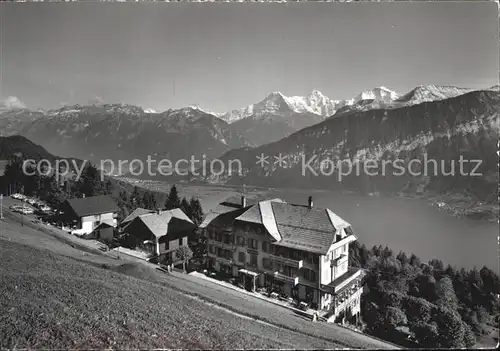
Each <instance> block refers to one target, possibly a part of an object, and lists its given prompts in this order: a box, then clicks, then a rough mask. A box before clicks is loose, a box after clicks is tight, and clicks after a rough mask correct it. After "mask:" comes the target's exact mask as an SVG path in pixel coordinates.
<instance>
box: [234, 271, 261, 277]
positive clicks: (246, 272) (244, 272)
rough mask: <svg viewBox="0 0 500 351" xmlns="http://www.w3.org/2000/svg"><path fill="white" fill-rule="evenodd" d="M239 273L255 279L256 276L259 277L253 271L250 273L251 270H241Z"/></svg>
mask: <svg viewBox="0 0 500 351" xmlns="http://www.w3.org/2000/svg"><path fill="white" fill-rule="evenodd" d="M238 272H240V273H243V274H248V275H251V276H253V277H256V276H258V275H259V273H256V272H252V271H249V270H246V269H240V270H239V271H238Z"/></svg>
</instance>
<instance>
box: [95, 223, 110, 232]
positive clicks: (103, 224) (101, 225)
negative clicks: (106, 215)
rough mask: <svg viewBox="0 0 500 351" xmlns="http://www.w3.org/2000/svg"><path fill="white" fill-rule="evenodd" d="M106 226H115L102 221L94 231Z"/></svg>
mask: <svg viewBox="0 0 500 351" xmlns="http://www.w3.org/2000/svg"><path fill="white" fill-rule="evenodd" d="M104 228H114V227H113V226H112V225H111V224H109V223H106V222H102V223H101V224H99V225H98V226H97V227H95V228H94V231H96V230H98V229H104Z"/></svg>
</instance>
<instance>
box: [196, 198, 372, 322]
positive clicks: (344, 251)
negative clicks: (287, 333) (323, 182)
mask: <svg viewBox="0 0 500 351" xmlns="http://www.w3.org/2000/svg"><path fill="white" fill-rule="evenodd" d="M200 230H202V231H203V234H204V235H206V237H207V244H208V264H209V268H212V269H214V270H216V271H218V272H222V273H225V274H226V275H227V276H232V277H237V278H238V279H240V281H241V282H242V283H244V284H245V285H246V288H247V289H249V290H255V289H256V288H257V287H270V288H273V289H274V290H278V291H280V292H282V293H283V294H285V295H287V296H291V297H294V298H295V299H297V300H299V301H303V302H306V303H308V304H310V305H311V307H314V308H316V309H318V310H321V311H323V312H324V314H326V315H327V316H328V317H327V318H328V320H329V321H339V320H340V321H344V320H345V318H346V317H347V318H349V319H350V318H351V317H352V319H353V320H354V319H357V318H358V317H359V313H360V297H361V292H362V286H361V284H360V280H361V276H362V271H361V270H360V269H357V268H353V267H349V266H348V264H349V263H348V262H349V243H351V242H353V241H355V240H356V236H355V234H354V232H353V230H352V228H351V225H350V224H349V223H347V222H346V221H344V220H343V219H342V218H340V217H338V216H337V215H336V214H335V213H333V212H332V211H331V210H329V209H327V208H320V207H315V206H313V202H312V198H311V197H309V201H308V204H307V205H297V204H290V203H287V202H284V201H282V200H280V199H273V200H266V201H260V202H257V203H255V204H252V205H250V204H248V203H247V201H246V199H245V198H244V197H241V199H240V200H237V199H234V198H233V199H228V200H226V201H224V202H222V203H221V204H220V205H219V206H217V207H216V209H215V210H214V211H213V213H211V214H209V215H207V218H206V219H205V221H204V222H203V223H202V224H201V225H200Z"/></svg>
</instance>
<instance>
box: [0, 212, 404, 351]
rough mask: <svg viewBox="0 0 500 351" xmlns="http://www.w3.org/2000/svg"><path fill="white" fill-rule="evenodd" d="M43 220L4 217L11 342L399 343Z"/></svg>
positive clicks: (3, 270)
mask: <svg viewBox="0 0 500 351" xmlns="http://www.w3.org/2000/svg"><path fill="white" fill-rule="evenodd" d="M36 226H37V225H35V224H31V223H30V225H29V226H24V227H20V226H19V223H17V222H16V221H15V220H12V219H11V218H10V217H8V218H7V219H6V220H5V221H2V222H0V228H1V229H2V230H1V234H0V255H1V257H2V265H1V266H0V294H1V296H2V299H1V300H0V347H2V348H37V349H40V348H49V349H68V348H73V349H90V348H94V349H103V348H112V349H130V348H148V349H151V348H170V349H172V348H177V349H180V348H182V349H271V348H272V349H296V348H300V349H333V348H340V347H342V348H344V347H352V348H359V349H370V348H394V347H393V346H392V345H390V344H387V343H384V342H380V341H378V340H376V339H373V338H370V337H368V336H366V335H362V334H358V333H355V332H353V331H350V330H348V329H345V328H341V327H339V326H335V325H331V324H325V323H313V322H311V321H309V320H304V319H303V318H302V317H300V316H298V315H295V314H293V313H292V312H290V311H287V310H284V309H283V308H282V307H278V306H276V305H273V304H270V303H266V302H264V301H262V302H261V303H259V302H257V301H260V300H256V299H255V298H249V297H248V296H247V295H244V294H241V293H238V292H235V291H233V290H230V289H227V288H223V287H220V286H218V285H214V284H210V283H209V282H206V281H203V280H200V279H199V278H196V277H191V276H188V275H182V274H178V275H164V274H162V273H157V272H156V271H155V270H152V269H150V268H149V267H146V266H145V264H143V263H140V264H139V263H127V262H124V261H122V260H116V259H114V258H111V257H109V256H107V255H105V254H102V253H101V254H100V255H98V254H95V253H89V252H83V251H79V250H78V249H75V248H74V247H71V246H70V245H68V244H66V243H65V242H60V241H59V240H57V239H55V238H54V236H53V235H48V234H46V233H45V232H46V230H47V229H43V230H37V228H36ZM73 240H76V239H73ZM72 246H76V245H72ZM96 251H97V250H96ZM256 316H259V317H260V318H259V319H255V317H256ZM290 317H291V318H290Z"/></svg>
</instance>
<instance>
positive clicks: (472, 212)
mask: <svg viewBox="0 0 500 351" xmlns="http://www.w3.org/2000/svg"><path fill="white" fill-rule="evenodd" d="M120 178H121V179H122V180H124V181H126V182H129V183H131V184H134V185H139V186H141V187H143V188H146V189H148V188H149V187H148V186H147V185H148V184H150V185H152V184H155V183H156V184H175V182H164V181H160V180H140V179H133V178H127V177H123V178H122V177H120ZM120 178H118V179H120ZM177 185H178V186H180V187H187V188H189V187H206V188H218V189H220V190H227V191H234V192H238V193H242V192H243V193H245V194H249V193H250V194H258V195H265V194H267V193H269V192H272V191H293V192H304V193H313V194H314V193H324V192H329V193H332V194H335V193H339V194H343V195H348V194H351V195H358V196H367V197H384V198H401V199H418V200H424V201H426V202H427V203H428V204H429V205H430V206H432V207H435V208H436V209H437V210H438V211H439V212H445V213H449V214H452V215H453V216H454V217H456V218H457V219H469V220H474V221H478V222H488V223H499V219H500V206H499V205H498V204H489V203H483V202H480V201H478V200H475V199H473V198H471V197H470V196H466V195H463V194H438V193H435V192H425V193H421V194H418V193H379V192H375V193H368V194H365V193H363V192H360V191H354V190H328V189H314V188H300V189H296V188H287V187H279V188H269V187H262V186H255V185H232V184H218V183H204V182H203V183H202V182H179V183H178V184H177ZM149 190H153V189H151V188H149ZM155 191H160V192H164V193H167V194H168V189H165V190H158V189H155Z"/></svg>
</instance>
